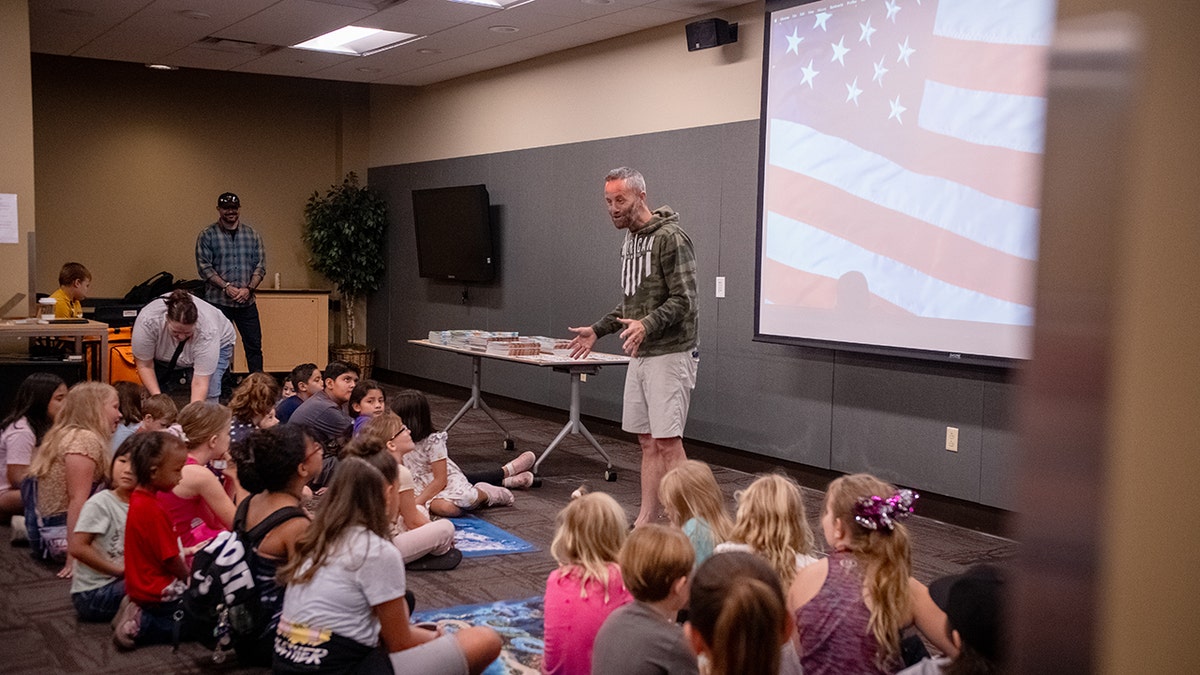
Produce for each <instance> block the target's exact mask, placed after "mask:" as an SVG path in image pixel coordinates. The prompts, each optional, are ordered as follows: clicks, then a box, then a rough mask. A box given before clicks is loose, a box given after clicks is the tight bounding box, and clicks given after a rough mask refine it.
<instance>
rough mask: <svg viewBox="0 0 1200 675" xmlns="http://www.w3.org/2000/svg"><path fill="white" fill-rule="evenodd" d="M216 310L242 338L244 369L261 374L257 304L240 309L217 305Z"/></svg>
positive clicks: (261, 358)
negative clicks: (244, 354)
mask: <svg viewBox="0 0 1200 675" xmlns="http://www.w3.org/2000/svg"><path fill="white" fill-rule="evenodd" d="M217 309H220V310H221V313H222V314H224V315H225V316H226V318H228V319H229V320H230V321H232V322H233V325H235V326H237V329H238V334H239V335H241V336H242V349H243V350H245V352H246V368H247V369H248V370H249V371H250V372H252V373H261V372H262V369H263V353H262V324H260V323H259V321H258V304H257V303H252V304H249V305H244V306H242V307H225V306H223V305H218V306H217Z"/></svg>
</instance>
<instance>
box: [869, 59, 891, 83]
mask: <svg viewBox="0 0 1200 675" xmlns="http://www.w3.org/2000/svg"><path fill="white" fill-rule="evenodd" d="M871 65H873V66H875V74H874V75H873V76H871V81H872V82H879V86H881V87H882V86H883V75H884V73H886V72H887V71H888V69H887V68H884V67H883V58H882V57H881V58H880V59H879V63H872V64H871Z"/></svg>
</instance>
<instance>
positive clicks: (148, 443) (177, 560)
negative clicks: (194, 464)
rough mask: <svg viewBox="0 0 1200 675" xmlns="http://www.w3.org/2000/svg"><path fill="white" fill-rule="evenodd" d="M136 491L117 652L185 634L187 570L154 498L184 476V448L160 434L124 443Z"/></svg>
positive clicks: (129, 518) (128, 519)
mask: <svg viewBox="0 0 1200 675" xmlns="http://www.w3.org/2000/svg"><path fill="white" fill-rule="evenodd" d="M126 443H127V444H129V446H130V453H129V455H130V461H131V463H132V464H133V475H134V478H135V479H136V480H137V488H136V489H134V491H133V493H132V494H131V495H130V497H129V514H128V516H127V517H126V522H125V593H126V599H125V600H124V601H122V602H121V608H120V609H119V610H118V612H117V616H116V618H115V619H113V642H114V643H116V645H117V647H118V648H120V649H132V648H134V647H135V646H137V645H146V644H161V643H164V642H169V641H172V640H174V639H176V637H177V636H181V635H182V634H183V632H184V631H183V629H184V626H183V625H182V623H179V624H177V621H178V622H182V618H180V619H176V616H179V617H182V616H183V611H182V608H181V603H180V597H181V596H182V595H183V591H184V590H185V589H186V588H187V577H188V568H187V565H185V564H184V562H183V557H182V556H181V555H180V553H181V552H180V550H179V537H178V536H177V535H176V534H175V528H174V527H173V525H172V523H171V518H170V516H168V515H167V512H166V510H165V509H163V507H162V505H161V504H159V502H158V499H156V498H155V495H157V494H160V493H162V492H169V491H170V490H171V488H173V487H175V486H176V485H177V484H178V483H179V480H180V478H181V476H182V471H183V465H184V463H185V462H186V461H187V448H186V447H185V446H184V444H183V441H181V440H179V438H177V437H176V436H174V435H172V434H168V433H165V432H162V431H150V432H146V433H141V434H134V435H133V436H131V437H130V438H129V440H128V441H126Z"/></svg>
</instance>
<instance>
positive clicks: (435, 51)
mask: <svg viewBox="0 0 1200 675" xmlns="http://www.w3.org/2000/svg"><path fill="white" fill-rule="evenodd" d="M417 53H418V54H441V53H442V50H440V49H429V48H425V49H418V50H417Z"/></svg>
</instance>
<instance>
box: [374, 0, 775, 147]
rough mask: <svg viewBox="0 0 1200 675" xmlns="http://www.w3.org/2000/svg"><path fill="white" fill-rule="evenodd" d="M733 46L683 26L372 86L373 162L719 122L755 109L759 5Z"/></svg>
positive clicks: (738, 12) (740, 14)
mask: <svg viewBox="0 0 1200 675" xmlns="http://www.w3.org/2000/svg"><path fill="white" fill-rule="evenodd" d="M720 16H721V18H723V19H725V20H727V21H730V22H737V23H738V42H737V43H736V44H733V45H726V46H723V47H717V48H713V49H706V50H701V51H697V52H688V51H687V40H686V39H685V37H684V28H683V27H684V24H685V23H687V22H679V23H675V24H670V25H668V26H661V27H658V28H653V29H649V30H645V31H641V32H639V33H636V34H634V35H627V36H624V37H620V38H615V39H612V40H607V41H605V42H602V43H598V44H595V45H587V46H584V47H579V48H576V49H573V50H570V51H566V52H561V53H559V54H553V55H550V56H547V57H541V58H538V59H533V60H530V61H527V62H523V63H519V64H515V65H513V66H510V67H506V68H500V69H497V70H494V71H489V72H486V73H481V74H478V75H472V76H467V77H463V78H459V79H457V80H452V81H450V82H445V83H442V84H438V85H432V86H429V87H425V88H422V89H402V88H398V87H381V86H375V87H372V88H371V160H370V162H371V166H387V165H391V164H404V163H409V162H418V161H425V160H431V159H444V158H448V157H466V156H471V155H480V154H487V153H492V152H503V151H506V150H516V149H521V148H535V147H542V146H548V145H559V144H562V143H572V142H576V141H586V140H594V139H598V138H617V137H621V136H631V135H635V134H644V133H651V132H656V131H666V130H671V129H686V128H690V127H699V126H707V125H711V124H722V123H725V122H736V121H742V120H748V119H757V118H758V115H759V102H760V82H761V80H762V40H763V30H762V24H763V4H762V3H761V2H755V3H750V4H748V5H742V6H740V7H737V8H734V9H733V10H727V11H722V12H721V13H720Z"/></svg>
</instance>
